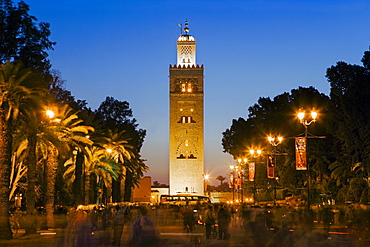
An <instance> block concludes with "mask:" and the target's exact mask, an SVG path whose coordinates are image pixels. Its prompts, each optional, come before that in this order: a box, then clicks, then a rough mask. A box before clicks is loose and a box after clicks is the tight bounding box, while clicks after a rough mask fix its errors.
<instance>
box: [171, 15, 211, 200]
mask: <svg viewBox="0 0 370 247" xmlns="http://www.w3.org/2000/svg"><path fill="white" fill-rule="evenodd" d="M169 73H170V76H169V80H170V82H169V83H170V87H169V91H170V92H169V97H170V114H169V115H170V125H169V127H170V133H169V134H170V138H169V139H170V140H169V141H170V143H169V149H170V150H169V164H170V172H169V175H170V180H169V181H170V194H178V193H186V194H197V195H203V194H204V107H203V101H204V92H203V79H204V76H203V65H201V66H199V65H197V64H196V40H195V39H194V37H193V36H191V35H190V34H189V28H188V23H187V22H186V23H185V27H184V29H183V32H182V34H181V35H180V37H179V38H178V39H177V64H175V65H173V66H172V65H170V69H169Z"/></svg>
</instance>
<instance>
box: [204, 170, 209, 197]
mask: <svg viewBox="0 0 370 247" xmlns="http://www.w3.org/2000/svg"><path fill="white" fill-rule="evenodd" d="M208 180H209V174H203V181H204V195H207V185H208Z"/></svg>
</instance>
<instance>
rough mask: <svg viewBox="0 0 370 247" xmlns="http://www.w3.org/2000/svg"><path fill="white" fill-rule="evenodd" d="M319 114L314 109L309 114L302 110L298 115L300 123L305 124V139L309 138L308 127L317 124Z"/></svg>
mask: <svg viewBox="0 0 370 247" xmlns="http://www.w3.org/2000/svg"><path fill="white" fill-rule="evenodd" d="M317 115H318V113H317V112H316V111H315V109H314V108H312V110H311V112H310V113H309V114H308V113H306V112H305V110H303V109H300V110H299V112H298V113H297V117H298V119H299V122H300V123H301V124H303V126H304V127H305V132H304V137H306V138H307V136H308V126H309V125H311V124H312V123H314V122H316V118H317Z"/></svg>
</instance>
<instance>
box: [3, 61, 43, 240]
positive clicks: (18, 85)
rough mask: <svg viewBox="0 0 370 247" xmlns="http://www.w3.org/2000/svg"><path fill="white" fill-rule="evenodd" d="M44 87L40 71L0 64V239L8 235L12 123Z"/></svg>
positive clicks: (9, 233)
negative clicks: (25, 105) (26, 104)
mask: <svg viewBox="0 0 370 247" xmlns="http://www.w3.org/2000/svg"><path fill="white" fill-rule="evenodd" d="M45 89H46V87H45V86H44V84H43V78H42V76H41V75H40V74H38V73H35V72H33V71H32V70H30V69H26V68H24V67H23V65H22V64H21V63H11V62H8V63H6V64H1V65H0V238H1V239H10V238H12V232H11V229H10V221H9V203H8V198H9V193H10V191H9V185H10V170H11V164H12V163H11V156H12V125H13V122H14V120H16V119H17V117H18V115H19V112H20V111H21V110H22V107H23V106H24V104H25V103H26V102H29V101H30V99H32V97H33V96H35V95H37V94H39V93H41V92H42V91H43V90H45Z"/></svg>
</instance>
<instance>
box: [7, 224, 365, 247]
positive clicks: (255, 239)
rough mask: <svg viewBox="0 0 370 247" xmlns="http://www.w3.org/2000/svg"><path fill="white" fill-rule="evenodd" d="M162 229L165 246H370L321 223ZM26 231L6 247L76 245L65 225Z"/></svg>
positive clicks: (98, 236) (105, 241)
mask: <svg viewBox="0 0 370 247" xmlns="http://www.w3.org/2000/svg"><path fill="white" fill-rule="evenodd" d="M158 228H159V231H160V233H161V246H166V247H167V246H169V247H171V246H173V247H183V246H184V247H187V246H189V247H190V246H207V247H242V246H243V247H244V246H248V247H263V246H266V247H274V246H283V247H289V246H292V247H293V246H294V247H305V246H314V247H321V246H322V247H331V246H333V247H334V246H335V247H341V246H343V247H352V246H353V247H365V246H370V239H362V240H358V241H354V240H353V239H350V237H349V235H347V234H341V233H342V231H341V229H332V233H331V234H329V235H325V234H323V231H322V229H320V227H317V228H315V229H314V231H312V232H310V233H304V232H303V231H301V230H299V229H296V230H295V231H288V230H287V231H282V230H280V231H270V230H267V229H266V230H263V231H260V232H259V233H256V232H254V231H253V230H251V229H243V228H242V227H240V226H230V234H231V237H230V239H229V240H218V239H206V238H205V236H204V229H203V227H202V226H198V227H197V229H195V230H194V232H193V233H184V232H183V230H182V228H181V227H180V226H159V227H158ZM23 233H24V231H22V230H20V232H19V233H18V235H17V236H16V237H15V239H12V240H1V241H0V246H2V247H14V246H17V247H31V246H32V247H49V246H51V247H54V246H55V247H62V246H66V247H69V246H73V245H70V244H68V241H66V233H65V231H64V230H63V229H51V230H47V231H38V232H37V233H36V234H31V235H27V236H24V235H23ZM112 235H113V231H112V230H111V229H107V230H99V231H95V232H94V233H93V234H91V236H89V244H88V246H89V247H95V246H99V247H103V246H107V247H109V246H112V245H111V239H112V238H111V236H112ZM128 236H129V229H128V227H126V229H125V230H124V234H123V239H122V244H121V246H129V245H128V244H127V241H128ZM369 237H370V236H369Z"/></svg>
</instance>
